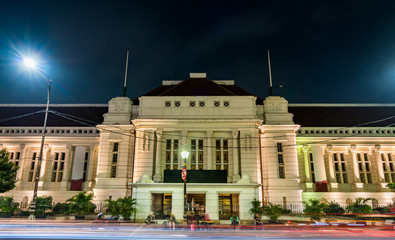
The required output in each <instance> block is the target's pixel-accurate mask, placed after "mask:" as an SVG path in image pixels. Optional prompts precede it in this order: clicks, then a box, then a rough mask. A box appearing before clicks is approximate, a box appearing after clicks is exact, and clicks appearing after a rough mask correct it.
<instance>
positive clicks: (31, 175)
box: [28, 152, 37, 182]
mask: <svg viewBox="0 0 395 240" xmlns="http://www.w3.org/2000/svg"><path fill="white" fill-rule="evenodd" d="M36 162H37V153H36V152H34V153H33V154H32V160H31V162H30V169H29V177H28V182H33V181H34V178H35V176H36V171H37V166H36V165H37V164H36Z"/></svg>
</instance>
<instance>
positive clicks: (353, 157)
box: [350, 146, 361, 183]
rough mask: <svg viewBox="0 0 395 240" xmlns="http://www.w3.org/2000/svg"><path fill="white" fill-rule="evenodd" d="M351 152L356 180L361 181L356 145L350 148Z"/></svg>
mask: <svg viewBox="0 0 395 240" xmlns="http://www.w3.org/2000/svg"><path fill="white" fill-rule="evenodd" d="M350 152H351V156H352V165H353V169H354V178H355V182H356V183H361V179H360V178H359V168H358V160H357V152H356V147H355V146H352V147H351V148H350Z"/></svg>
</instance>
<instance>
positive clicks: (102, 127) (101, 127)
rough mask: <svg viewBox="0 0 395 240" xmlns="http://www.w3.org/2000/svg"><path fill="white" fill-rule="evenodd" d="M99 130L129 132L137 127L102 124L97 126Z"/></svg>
mask: <svg viewBox="0 0 395 240" xmlns="http://www.w3.org/2000/svg"><path fill="white" fill-rule="evenodd" d="M96 127H97V129H98V130H99V131H103V130H104V131H106V130H107V131H120V130H121V131H125V130H126V131H128V130H133V129H135V126H134V125H132V124H130V125H105V124H100V125H96Z"/></svg>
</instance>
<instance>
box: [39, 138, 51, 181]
mask: <svg viewBox="0 0 395 240" xmlns="http://www.w3.org/2000/svg"><path fill="white" fill-rule="evenodd" d="M48 151H49V146H48V145H47V144H45V145H44V152H43V159H41V166H40V178H39V179H40V181H39V183H38V186H39V187H42V186H43V183H44V182H45V180H46V179H45V176H47V173H46V171H47V165H48V162H49V160H48V157H49V156H48Z"/></svg>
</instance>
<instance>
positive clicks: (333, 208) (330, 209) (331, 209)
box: [325, 201, 345, 213]
mask: <svg viewBox="0 0 395 240" xmlns="http://www.w3.org/2000/svg"><path fill="white" fill-rule="evenodd" d="M325 213H345V210H344V208H343V207H342V206H340V204H339V203H337V202H335V201H331V202H330V203H329V204H328V206H327V208H326V209H325Z"/></svg>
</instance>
